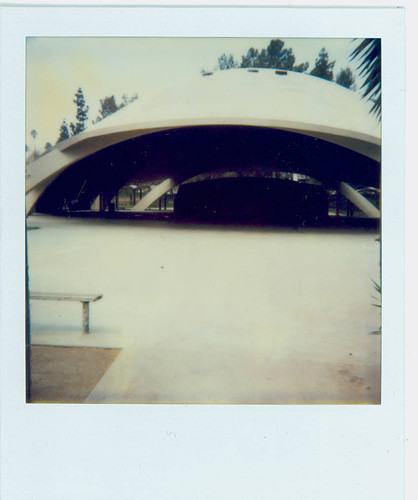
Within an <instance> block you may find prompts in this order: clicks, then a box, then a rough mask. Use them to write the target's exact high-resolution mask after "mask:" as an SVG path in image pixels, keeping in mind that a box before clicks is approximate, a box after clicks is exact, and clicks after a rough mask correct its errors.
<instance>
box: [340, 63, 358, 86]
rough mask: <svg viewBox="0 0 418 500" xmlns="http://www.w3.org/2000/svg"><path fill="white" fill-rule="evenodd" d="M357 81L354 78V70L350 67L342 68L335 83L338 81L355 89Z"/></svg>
mask: <svg viewBox="0 0 418 500" xmlns="http://www.w3.org/2000/svg"><path fill="white" fill-rule="evenodd" d="M355 81H356V80H355V78H354V75H353V72H352V71H351V69H350V68H349V67H347V68H345V69H341V70H340V72H339V73H338V75H337V77H336V78H335V83H338V85H342V86H343V87H346V88H347V89H353V90H354V88H355V85H354V83H355Z"/></svg>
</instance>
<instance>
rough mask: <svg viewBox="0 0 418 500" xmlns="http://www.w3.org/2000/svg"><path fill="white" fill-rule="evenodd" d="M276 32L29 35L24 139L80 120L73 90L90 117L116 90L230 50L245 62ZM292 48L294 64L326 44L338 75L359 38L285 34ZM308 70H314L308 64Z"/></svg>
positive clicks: (185, 70) (175, 75)
mask: <svg viewBox="0 0 418 500" xmlns="http://www.w3.org/2000/svg"><path fill="white" fill-rule="evenodd" d="M270 40H271V38H164V37H160V38H140V37H137V38H100V37H92V38H68V37H62V38H53V37H51V38H47V37H45V38H28V39H27V72H26V76H27V100H26V103H27V106H26V108H27V110H26V130H27V133H26V143H27V144H28V145H29V147H30V148H31V149H32V148H33V140H32V138H31V136H30V131H31V130H32V129H36V130H37V132H38V134H39V135H38V138H37V141H36V142H37V149H43V147H44V145H45V143H46V142H51V143H52V144H55V142H56V140H57V138H58V135H59V127H60V125H61V123H62V121H63V119H64V118H66V119H67V121H68V122H70V121H75V116H74V115H75V105H74V103H73V98H74V93H75V92H76V90H77V89H78V87H79V86H81V87H82V89H83V92H84V95H85V98H86V101H87V104H88V105H89V106H90V111H89V118H90V119H95V118H96V116H97V114H98V108H99V101H100V99H101V98H103V97H105V96H110V95H112V94H114V95H115V97H116V100H117V102H120V100H121V96H122V94H124V93H126V94H127V95H129V96H130V95H133V94H135V93H138V95H139V98H141V96H142V95H144V94H146V93H147V92H149V91H150V90H154V89H155V88H157V87H159V86H165V85H167V83H169V82H173V83H174V82H176V81H180V80H183V79H185V78H187V77H189V76H190V77H192V76H195V75H197V74H199V72H200V70H201V69H205V70H207V71H209V70H213V69H214V68H215V66H216V64H217V58H218V57H219V56H220V55H221V54H222V53H223V52H225V53H226V54H233V56H234V58H235V59H236V60H237V61H238V62H241V56H242V55H244V54H246V52H247V50H248V49H249V48H250V47H254V48H258V49H262V48H266V47H267V45H268V43H269V41H270ZM282 40H283V41H284V42H285V47H288V48H292V49H293V53H294V55H295V57H296V64H299V63H301V62H306V61H307V62H309V68H310V69H312V68H313V67H314V65H315V58H316V57H317V56H318V53H319V51H320V50H321V48H322V47H325V48H326V50H327V52H328V54H329V57H330V60H335V61H336V63H335V67H334V76H336V75H337V73H338V71H339V70H340V68H342V67H347V66H350V67H351V69H352V70H353V71H354V70H355V67H356V64H355V63H351V62H350V60H349V56H350V53H351V52H352V50H353V49H354V47H355V46H356V43H355V42H354V43H353V42H352V40H351V39H344V38H340V39H335V38H326V39H324V38H282ZM308 71H309V70H308Z"/></svg>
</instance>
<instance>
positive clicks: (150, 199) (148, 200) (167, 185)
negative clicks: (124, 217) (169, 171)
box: [130, 177, 176, 212]
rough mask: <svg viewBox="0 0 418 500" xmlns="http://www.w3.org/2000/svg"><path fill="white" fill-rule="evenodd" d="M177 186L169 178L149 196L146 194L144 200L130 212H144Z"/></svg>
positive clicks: (152, 190)
mask: <svg viewBox="0 0 418 500" xmlns="http://www.w3.org/2000/svg"><path fill="white" fill-rule="evenodd" d="M175 186H176V183H175V182H174V179H172V178H171V177H169V178H168V179H166V180H165V181H163V182H162V183H161V184H158V186H155V188H153V189H151V191H150V192H149V193H148V194H146V195H145V196H144V197H143V198H142V200H140V201H139V202H138V203H137V204H136V205H135V206H134V207H132V208H131V210H130V211H131V212H143V211H144V210H146V209H147V208H148V207H149V206H150V205H152V204H153V203H154V201H156V200H158V198H161V196H163V195H164V194H165V193H167V192H168V191H170V189H173V188H174V187H175Z"/></svg>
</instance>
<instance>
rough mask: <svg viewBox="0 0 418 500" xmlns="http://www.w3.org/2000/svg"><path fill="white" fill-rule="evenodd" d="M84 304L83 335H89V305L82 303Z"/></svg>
mask: <svg viewBox="0 0 418 500" xmlns="http://www.w3.org/2000/svg"><path fill="white" fill-rule="evenodd" d="M82 304H83V333H89V303H88V302H82Z"/></svg>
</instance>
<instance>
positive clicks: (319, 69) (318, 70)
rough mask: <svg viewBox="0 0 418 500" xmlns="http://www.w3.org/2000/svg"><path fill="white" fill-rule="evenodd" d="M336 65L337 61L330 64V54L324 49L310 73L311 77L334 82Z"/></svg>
mask: <svg viewBox="0 0 418 500" xmlns="http://www.w3.org/2000/svg"><path fill="white" fill-rule="evenodd" d="M334 64H335V61H332V62H329V57H328V52H327V51H326V50H325V49H324V48H322V49H321V50H320V52H319V54H318V57H317V58H316V59H315V68H314V69H313V70H312V71H311V72H310V75H313V76H318V77H319V78H323V79H324V80H329V81H332V80H333V79H334V73H333V71H332V70H333V69H334Z"/></svg>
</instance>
